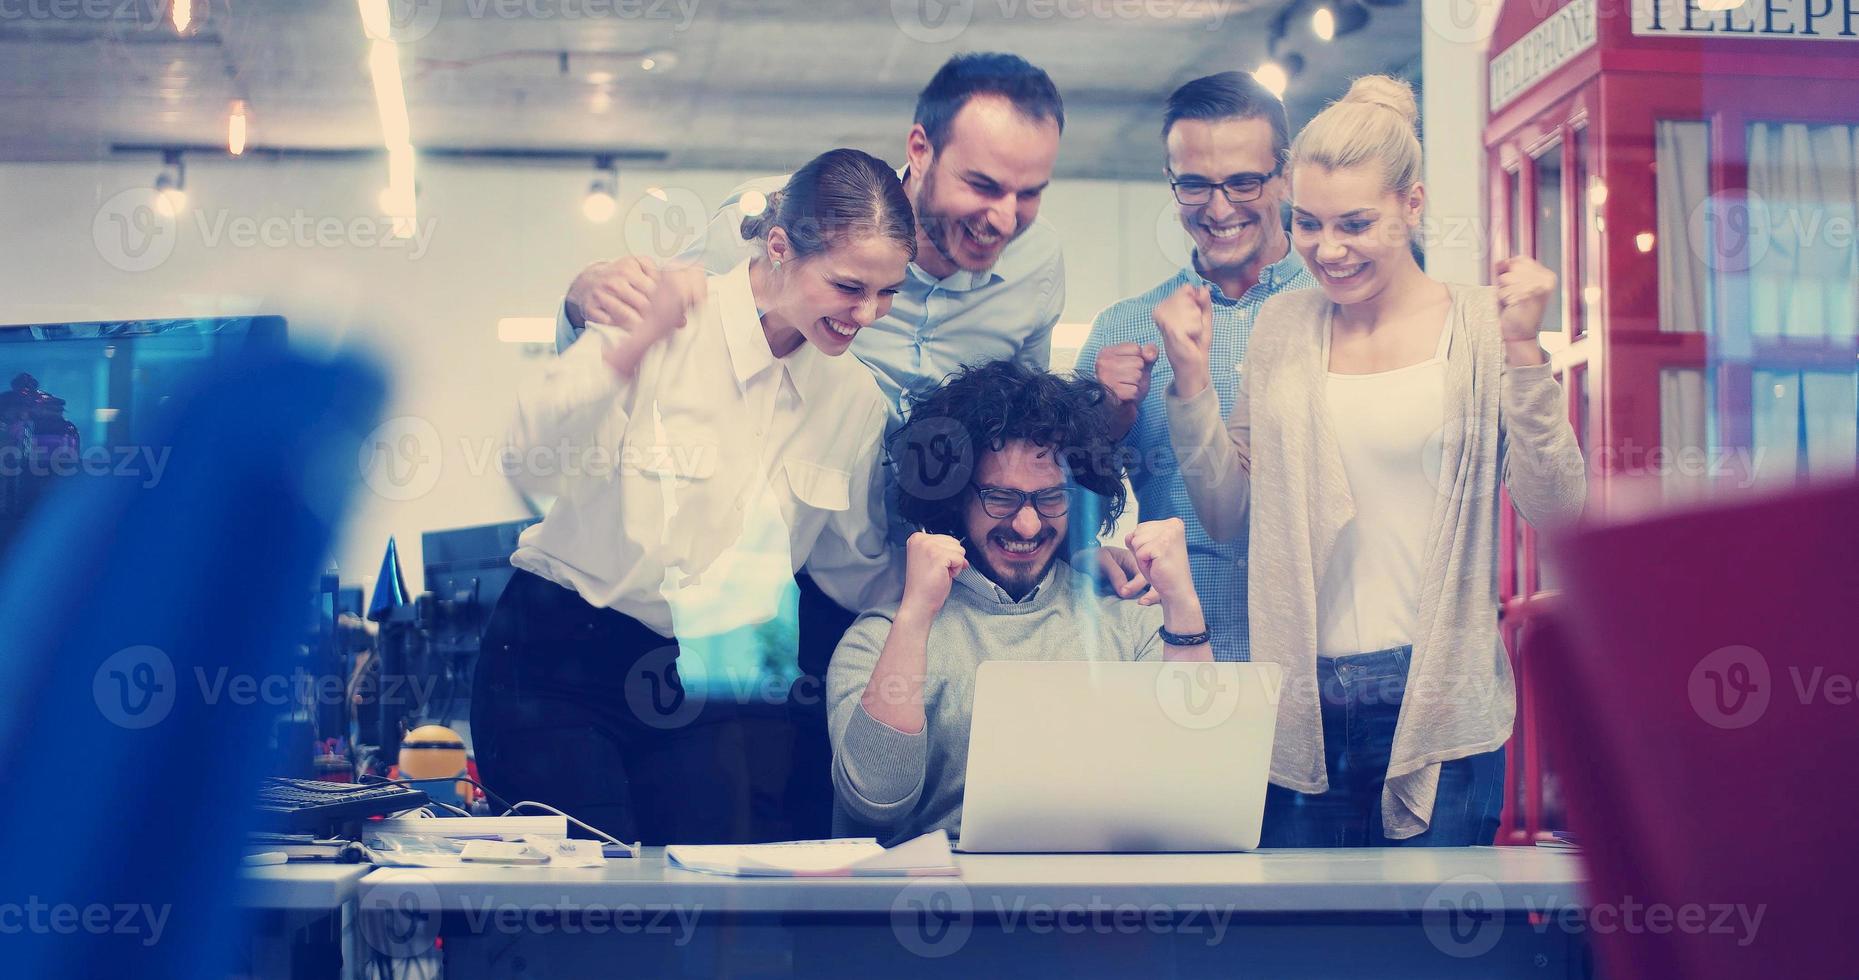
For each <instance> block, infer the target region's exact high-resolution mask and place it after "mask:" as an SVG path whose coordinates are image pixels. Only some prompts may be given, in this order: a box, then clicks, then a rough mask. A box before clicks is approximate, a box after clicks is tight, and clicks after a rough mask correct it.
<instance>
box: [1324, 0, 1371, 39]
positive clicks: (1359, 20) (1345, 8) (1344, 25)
mask: <svg viewBox="0 0 1859 980" xmlns="http://www.w3.org/2000/svg"><path fill="white" fill-rule="evenodd" d="M1367 26H1368V8H1367V7H1364V6H1363V5H1362V3H1361V0H1332V2H1330V3H1326V4H1324V5H1323V6H1321V7H1318V8H1317V11H1316V13H1313V14H1311V15H1310V30H1311V33H1313V34H1315V35H1317V37H1318V38H1319V39H1321V40H1324V41H1329V40H1332V39H1334V38H1339V37H1347V36H1349V35H1351V34H1354V33H1355V32H1357V31H1359V30H1361V29H1362V28H1364V27H1367Z"/></svg>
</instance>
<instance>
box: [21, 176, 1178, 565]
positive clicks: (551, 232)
mask: <svg viewBox="0 0 1859 980" xmlns="http://www.w3.org/2000/svg"><path fill="white" fill-rule="evenodd" d="M384 168H385V164H384V162H383V161H381V160H379V159H357V160H297V161H284V162H278V161H266V160H257V159H252V160H224V159H222V160H190V161H189V162H188V171H187V187H188V192H189V200H188V204H187V208H186V210H185V211H184V212H183V213H182V215H181V216H180V218H179V219H178V220H177V221H175V222H173V223H172V224H160V225H153V226H146V228H145V229H144V230H138V227H137V226H131V227H128V228H124V227H122V226H121V225H120V224H119V223H120V222H121V221H124V220H133V219H134V218H135V216H136V213H137V210H136V209H137V206H138V205H145V204H146V203H147V197H146V188H147V187H148V185H149V183H150V181H151V180H152V179H153V177H154V174H155V171H156V169H157V166H156V164H155V162H154V161H152V160H149V161H131V162H123V161H115V160H112V161H110V162H105V163H87V164H0V254H4V256H5V261H4V262H0V323H40V322H58V321H65V320H90V319H110V318H119V317H124V318H126V317H156V316H179V315H205V314H216V313H225V314H242V313H255V312H266V313H281V314H283V315H285V316H287V317H288V318H290V322H291V332H292V335H293V337H295V338H296V339H297V341H298V342H299V343H300V344H302V345H305V346H308V347H311V348H314V349H336V348H347V349H362V350H366V351H369V352H372V353H373V354H374V355H376V356H377V357H378V358H379V359H380V360H382V361H383V362H384V363H386V364H387V365H389V367H390V370H391V375H392V379H393V383H394V388H393V393H392V401H391V403H390V404H389V406H388V408H387V411H386V417H387V418H388V419H390V420H394V421H390V422H389V423H387V425H388V427H387V428H386V429H384V430H382V435H383V436H384V437H386V439H387V442H386V445H387V446H388V447H390V449H391V448H392V447H395V446H398V445H399V444H400V443H399V440H400V438H401V437H404V436H412V437H414V439H415V440H416V444H418V445H421V446H423V447H425V448H424V449H422V450H421V451H420V452H418V453H416V454H415V460H414V465H412V466H410V467H409V468H406V469H403V470H401V471H399V473H400V476H401V477H402V478H401V479H399V480H397V481H395V480H389V481H383V480H381V479H379V477H380V475H381V473H382V472H383V471H380V470H377V471H376V477H377V478H376V479H375V480H373V481H369V482H364V483H363V484H362V485H360V489H359V491H358V494H357V497H356V500H355V505H354V507H353V510H352V515H351V518H350V520H349V521H348V524H347V527H346V529H345V531H344V534H343V535H342V539H341V541H340V542H339V543H338V545H337V547H336V549H335V552H334V556H333V557H334V560H335V561H336V562H337V564H338V565H339V567H340V568H341V570H342V576H343V579H344V580H345V581H364V580H366V581H369V582H371V581H372V578H373V575H374V573H375V570H376V568H377V567H378V565H379V563H380V559H381V554H382V549H383V548H384V547H385V544H386V541H387V538H388V536H389V535H395V536H396V537H397V538H398V542H399V547H400V555H401V561H402V567H403V569H404V571H405V573H406V576H407V584H408V585H409V586H410V587H411V588H414V589H419V588H420V587H421V580H422V576H421V574H420V568H421V558H420V533H421V532H422V531H426V530H432V529H437V528H449V527H458V526H462V525H468V524H479V523H486V522H492V521H502V520H509V519H513V518H517V517H521V516H523V515H524V514H525V509H524V507H523V504H522V502H521V498H519V497H518V495H517V494H516V493H515V492H514V491H513V490H512V489H511V488H510V487H509V485H508V484H507V482H506V481H505V480H504V478H503V477H502V476H501V475H500V474H498V473H497V472H496V470H495V468H494V467H493V466H491V465H489V463H488V461H489V460H490V458H491V457H490V456H489V455H488V452H489V449H490V448H492V447H494V446H495V445H496V443H497V440H498V438H499V437H500V436H501V433H502V431H503V426H504V423H505V421H506V418H507V412H508V411H509V408H510V405H511V393H512V390H513V386H514V385H515V384H516V382H517V380H518V379H519V378H520V377H521V375H522V372H524V371H527V370H534V369H535V368H536V367H537V363H538V358H539V357H542V356H546V355H545V354H543V353H541V352H540V351H538V350H534V349H526V348H525V347H524V346H522V345H517V344H509V343H502V342H499V341H498V339H497V337H496V323H497V320H498V319H499V318H500V317H506V316H523V315H532V316H548V315H552V314H553V311H554V310H555V308H556V305H557V304H558V303H559V301H560V298H561V293H562V290H563V289H564V287H565V286H566V284H567V282H568V280H569V279H570V278H571V277H572V276H573V275H574V273H575V272H576V271H577V270H578V269H579V268H580V267H581V266H582V265H584V264H586V263H587V262H589V261H592V260H594V259H596V258H604V257H611V256H614V255H618V254H624V253H625V252H627V251H629V250H652V249H654V248H655V247H656V246H655V245H654V243H653V241H652V239H651V238H650V232H651V230H652V229H653V228H655V227H658V228H667V227H671V228H674V229H675V227H676V226H679V225H680V224H682V225H683V226H686V227H688V226H689V224H690V221H691V220H693V219H692V218H689V217H687V214H689V215H697V214H702V213H707V211H708V209H709V208H710V207H712V206H713V205H714V204H715V203H716V202H717V201H718V200H720V199H721V198H722V197H723V196H724V195H725V194H726V193H727V192H728V191H729V190H730V188H732V187H733V186H734V185H735V184H736V183H737V182H738V181H739V180H741V179H742V178H743V177H745V176H750V175H748V174H740V173H722V172H701V173H693V172H685V173H668V172H660V173H648V172H640V171H631V170H627V171H623V173H622V175H621V194H620V209H619V216H618V217H616V218H615V219H614V220H613V221H612V222H610V223H608V224H605V225H595V224H592V223H590V222H588V221H587V220H586V219H585V218H583V217H582V216H581V213H580V200H581V196H582V195H583V194H584V193H585V191H586V189H587V184H588V181H589V180H590V179H591V176H592V175H591V173H590V172H589V170H586V169H582V168H578V167H573V166H562V165H548V166H541V165H537V166H527V165H488V164H475V163H463V162H458V161H447V160H425V161H422V162H421V164H420V169H419V184H420V199H419V207H420V216H419V225H420V229H419V231H420V233H419V235H417V236H416V237H415V238H414V239H412V240H411V241H394V240H392V239H391V237H390V236H387V235H385V234H384V227H383V223H382V222H381V220H380V217H379V211H378V209H377V207H376V204H375V194H376V192H377V191H378V189H379V188H380V187H381V186H382V184H383V182H384ZM652 186H658V187H660V188H662V189H663V190H664V192H665V197H666V200H665V201H660V200H658V199H657V198H652V197H647V196H645V193H644V192H645V190H646V188H648V187H652ZM119 194H127V196H126V197H118V195H119ZM142 213H143V214H144V215H145V216H146V214H147V212H146V211H144V212H142ZM1043 214H1044V215H1045V216H1046V217H1047V218H1048V219H1049V220H1051V221H1052V222H1053V223H1054V225H1055V226H1056V227H1057V228H1058V229H1059V230H1060V231H1061V232H1062V233H1063V234H1064V235H1065V238H1066V272H1067V277H1068V281H1069V291H1068V296H1067V302H1066V312H1065V320H1066V321H1068V322H1073V323H1088V322H1089V320H1090V318H1091V317H1092V316H1093V315H1094V314H1095V313H1096V312H1097V311H1098V310H1100V309H1102V308H1103V307H1104V306H1105V305H1107V304H1109V303H1111V302H1113V301H1115V300H1116V299H1118V298H1120V297H1122V296H1125V295H1129V294H1131V293H1135V292H1138V291H1141V290H1143V289H1147V288H1148V287H1149V286H1150V285H1153V284H1154V283H1155V282H1157V281H1159V280H1160V279H1162V278H1163V277H1165V276H1167V275H1169V274H1170V273H1171V271H1172V269H1173V268H1174V267H1175V266H1174V263H1176V262H1178V261H1180V260H1181V259H1182V258H1183V257H1184V256H1185V252H1184V251H1183V250H1182V246H1181V244H1180V241H1181V240H1180V237H1179V236H1180V232H1179V229H1178V228H1176V227H1175V226H1174V225H1173V224H1172V221H1173V218H1172V214H1173V209H1172V206H1171V202H1170V201H1169V198H1168V194H1167V189H1166V187H1165V186H1164V185H1163V184H1162V183H1161V181H1160V180H1157V181H1154V182H1149V183H1118V182H1093V181H1073V182H1063V181H1062V182H1060V183H1058V184H1057V185H1055V186H1054V187H1053V188H1052V189H1051V190H1050V191H1049V193H1048V197H1047V199H1046V202H1045V206H1044V211H1043ZM318 221H322V222H324V223H325V224H326V225H329V226H330V227H328V228H325V229H321V231H322V233H321V234H319V228H318V225H317V222H318ZM148 228H152V229H153V231H152V232H148V233H145V232H146V229H148ZM1158 229H1160V231H1158ZM125 235H127V237H125ZM261 236H262V237H261ZM382 241H387V242H390V243H391V245H390V247H381V245H380V242H382ZM144 246H148V247H147V248H144ZM157 260H158V261H157ZM144 266H147V268H143V267H144ZM433 447H436V451H428V450H432V449H433ZM361 451H362V447H358V454H357V458H358V464H357V472H358V473H359V472H360V471H361V467H360V463H359V459H360V455H361ZM422 459H423V460H424V462H423V463H422V462H420V460H422ZM370 483H372V485H370Z"/></svg>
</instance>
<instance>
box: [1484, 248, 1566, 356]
mask: <svg viewBox="0 0 1859 980" xmlns="http://www.w3.org/2000/svg"><path fill="white" fill-rule="evenodd" d="M1497 287H1498V324H1499V327H1500V329H1501V330H1502V331H1503V335H1504V339H1505V340H1506V341H1534V340H1535V339H1536V335H1537V333H1538V332H1540V331H1541V330H1542V329H1543V311H1544V310H1547V309H1548V308H1549V298H1550V297H1551V296H1552V295H1554V294H1555V290H1556V274H1555V273H1554V272H1551V271H1550V270H1549V267H1548V266H1546V265H1544V264H1542V263H1541V262H1538V261H1536V260H1535V259H1532V258H1529V257H1528V256H1523V255H1513V256H1511V257H1510V258H1508V259H1505V260H1504V261H1502V262H1499V263H1498V278H1497Z"/></svg>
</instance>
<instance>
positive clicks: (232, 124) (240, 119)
mask: <svg viewBox="0 0 1859 980" xmlns="http://www.w3.org/2000/svg"><path fill="white" fill-rule="evenodd" d="M245 126H246V119H245V100H244V99H234V100H233V101H232V113H231V114H230V115H228V116H227V117H226V152H227V153H230V154H232V155H233V156H235V157H236V156H238V155H240V154H242V153H244V152H245Z"/></svg>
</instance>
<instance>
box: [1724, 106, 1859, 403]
mask: <svg viewBox="0 0 1859 980" xmlns="http://www.w3.org/2000/svg"><path fill="white" fill-rule="evenodd" d="M1856 156H1859V126H1840V125H1833V126H1809V125H1805V124H1801V123H1756V124H1754V125H1752V126H1750V127H1749V192H1750V210H1749V219H1750V221H1749V224H1750V235H1751V242H1750V251H1749V262H1750V268H1749V292H1750V332H1751V333H1753V334H1755V335H1756V336H1758V337H1800V338H1809V339H1814V340H1850V339H1852V338H1853V337H1855V336H1859V243H1855V241H1854V231H1853V228H1854V222H1855V221H1856V220H1859V166H1855V157H1856ZM1757 396H1758V398H1760V397H1761V392H1760V391H1758V392H1757Z"/></svg>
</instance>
